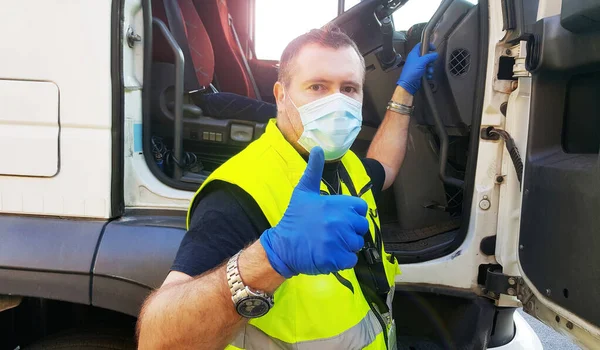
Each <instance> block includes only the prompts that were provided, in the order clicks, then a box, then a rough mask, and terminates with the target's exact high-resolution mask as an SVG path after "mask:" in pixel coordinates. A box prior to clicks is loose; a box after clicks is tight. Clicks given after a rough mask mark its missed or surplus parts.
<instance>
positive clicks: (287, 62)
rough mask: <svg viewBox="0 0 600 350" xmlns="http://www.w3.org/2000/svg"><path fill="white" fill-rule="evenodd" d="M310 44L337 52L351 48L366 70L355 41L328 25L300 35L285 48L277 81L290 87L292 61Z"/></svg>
mask: <svg viewBox="0 0 600 350" xmlns="http://www.w3.org/2000/svg"><path fill="white" fill-rule="evenodd" d="M310 44H318V45H321V46H324V47H329V48H332V49H336V50H337V49H339V48H342V47H348V46H349V47H351V48H353V49H354V50H355V51H356V53H357V54H358V57H359V58H360V61H361V63H362V67H363V70H364V67H365V59H364V58H363V56H362V55H361V53H360V51H359V50H358V46H356V43H355V42H354V40H352V39H351V38H350V37H349V36H348V35H346V33H344V32H342V31H341V30H340V29H339V28H338V27H336V26H333V25H327V26H325V27H323V28H320V29H313V30H311V31H310V32H308V33H305V34H302V35H300V36H299V37H297V38H296V39H294V40H292V41H291V42H290V43H289V44H288V45H287V46H286V47H285V50H283V53H282V54H281V59H280V60H279V75H278V77H277V79H278V80H279V81H280V82H282V83H283V84H284V85H285V86H288V85H289V83H290V77H291V71H292V61H293V60H294V57H296V56H297V55H298V53H299V52H300V50H302V48H303V47H304V46H306V45H310Z"/></svg>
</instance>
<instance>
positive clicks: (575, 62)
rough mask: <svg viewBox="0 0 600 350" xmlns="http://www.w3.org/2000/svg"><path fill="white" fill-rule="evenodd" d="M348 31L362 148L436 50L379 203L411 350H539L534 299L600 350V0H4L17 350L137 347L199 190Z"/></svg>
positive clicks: (7, 292) (9, 337)
mask: <svg viewBox="0 0 600 350" xmlns="http://www.w3.org/2000/svg"><path fill="white" fill-rule="evenodd" d="M330 22H331V23H332V24H335V25H336V26H338V27H340V28H341V29H342V30H343V31H344V32H346V33H347V34H348V35H349V36H350V37H351V38H353V40H355V42H356V43H357V45H358V47H359V49H360V51H361V53H362V54H363V56H364V59H365V64H366V79H365V86H364V91H365V93H364V101H363V119H364V120H363V127H362V130H361V133H360V134H359V136H358V138H357V140H356V142H355V143H354V145H353V146H352V150H353V151H354V152H355V153H357V154H358V155H359V156H364V155H365V154H366V151H367V148H368V146H369V144H370V141H371V140H372V138H373V136H374V133H375V131H376V130H377V127H378V126H379V124H380V123H381V121H382V119H383V116H384V114H385V107H386V104H387V101H388V100H389V97H390V96H391V95H392V92H393V91H394V88H395V86H396V85H395V83H396V80H397V78H398V76H399V75H400V72H401V71H402V68H403V64H404V58H405V57H406V55H407V54H408V52H410V50H411V49H412V48H413V47H414V46H415V45H416V44H417V43H419V42H421V41H424V42H432V43H433V44H434V45H435V47H436V51H438V52H439V54H440V56H439V59H438V60H437V61H436V62H435V64H434V71H435V73H434V75H433V79H432V80H430V81H428V82H427V83H426V84H423V87H422V89H421V91H419V92H418V93H417V94H416V96H415V113H414V116H413V117H412V118H411V122H410V127H409V141H408V150H407V154H406V158H405V160H404V163H403V166H402V169H401V171H400V173H399V175H398V177H397V178H396V179H395V181H394V184H393V186H392V187H391V188H390V189H388V190H386V191H384V192H383V193H382V196H381V198H380V199H379V202H378V208H379V213H378V215H380V219H381V223H382V233H381V234H382V238H383V240H384V242H385V246H386V249H387V250H388V252H390V253H392V254H394V256H395V257H396V258H397V260H398V261H399V264H400V266H401V269H402V271H403V273H402V274H401V275H399V276H397V279H396V296H395V299H394V314H395V319H396V323H397V336H398V346H399V348H406V349H422V348H434V349H438V348H439V349H454V348H465V349H482V348H497V349H535V348H541V344H540V342H539V339H537V337H536V336H535V334H534V333H533V332H532V330H531V328H530V327H529V326H528V325H527V324H526V322H525V321H524V320H523V318H522V317H521V316H520V315H519V314H518V313H517V312H515V311H516V310H517V309H519V308H523V310H524V311H525V312H527V313H529V314H531V315H533V316H534V317H536V318H538V319H540V320H541V321H542V322H544V323H546V324H547V325H549V326H550V327H552V328H554V329H555V330H557V331H558V332H560V333H563V334H565V335H567V336H569V337H571V338H572V339H574V340H575V341H576V342H577V343H578V344H579V345H581V346H583V347H586V348H598V347H600V308H597V307H594V301H595V300H596V298H597V296H598V295H599V293H600V268H599V267H598V266H600V258H599V257H598V256H599V255H598V254H597V253H598V252H599V251H600V240H599V239H598V237H599V234H600V220H599V218H598V214H597V213H599V212H600V158H599V155H598V152H599V149H600V99H598V96H600V25H599V23H600V4H597V3H596V2H592V1H585V0H562V1H561V0H506V1H502V2H500V1H493V0H427V1H424V0H345V1H344V0H340V1H330V0H327V1H325V0H303V1H286V2H285V5H284V2H283V1H280V0H278V1H273V0H250V1H242V0H113V1H91V2H90V1H86V2H82V1H81V2H74V1H48V0H31V1H27V2H24V1H22V2H13V1H7V0H0V32H1V33H2V40H1V42H2V45H0V124H1V127H0V134H1V135H2V137H0V145H2V148H3V149H4V150H5V152H4V161H3V162H1V163H0V349H16V348H21V349H43V348H48V347H54V348H67V347H71V348H72V347H78V348H86V349H100V348H105V347H106V346H111V347H112V348H123V349H129V348H135V323H136V319H137V316H138V314H139V311H140V307H141V305H142V302H143V301H144V299H145V298H146V297H147V296H148V295H149V293H150V292H151V291H152V290H154V289H155V288H158V287H159V286H160V285H161V283H162V281H163V280H164V278H165V277H166V275H167V274H168V272H169V269H170V267H171V263H172V262H173V259H174V256H175V254H176V252H177V249H178V247H179V244H180V242H181V240H182V238H183V236H184V234H185V232H186V213H187V209H188V207H189V205H190V200H191V198H192V196H193V195H194V192H195V191H196V190H197V189H198V188H199V186H200V185H201V184H202V182H203V181H204V180H205V179H206V178H207V177H208V176H209V175H210V174H211V172H212V171H214V170H215V169H216V168H217V167H218V166H220V165H221V164H223V163H224V162H226V161H227V160H228V159H229V158H231V157H232V156H234V155H235V154H237V153H239V152H240V151H242V150H243V149H244V148H245V147H246V146H247V145H248V144H249V143H251V142H252V141H254V140H256V139H258V138H260V136H261V135H262V133H263V132H264V130H265V127H266V124H267V123H268V121H269V120H270V119H272V118H274V117H275V116H276V113H277V111H276V107H275V105H274V96H273V93H272V90H273V84H274V82H275V81H276V79H277V72H278V57H279V54H280V53H281V51H282V50H283V46H285V44H287V41H289V40H291V39H292V38H293V37H294V36H296V35H298V34H301V33H302V32H304V31H307V30H309V29H311V28H314V27H319V26H322V25H325V24H327V23H330ZM232 219H234V218H232Z"/></svg>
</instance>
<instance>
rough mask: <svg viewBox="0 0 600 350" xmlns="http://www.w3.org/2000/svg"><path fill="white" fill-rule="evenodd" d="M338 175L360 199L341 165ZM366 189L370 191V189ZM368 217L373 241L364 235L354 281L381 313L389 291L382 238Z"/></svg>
mask: <svg viewBox="0 0 600 350" xmlns="http://www.w3.org/2000/svg"><path fill="white" fill-rule="evenodd" d="M339 175H340V179H341V180H342V182H343V183H344V184H345V185H346V187H347V188H348V191H350V194H351V195H352V196H353V197H359V198H360V196H359V194H358V193H357V191H356V188H354V184H353V183H352V180H351V179H350V175H349V174H348V171H347V170H346V168H344V166H343V165H341V166H340V168H339ZM368 186H372V184H371V183H370V182H369V183H368V184H367V186H366V187H368ZM368 189H370V187H369V188H368ZM368 189H367V190H361V191H360V192H361V195H363V194H364V193H366V192H367V191H368ZM368 215H369V217H370V220H371V221H372V222H373V227H374V229H375V241H373V237H372V236H371V232H367V234H365V235H364V238H365V245H364V247H363V249H361V251H359V252H358V254H357V255H358V262H357V263H356V265H355V266H354V273H355V274H356V279H357V280H358V282H359V284H360V287H361V289H362V290H363V294H364V295H365V297H368V296H371V298H369V299H373V300H369V301H370V302H373V303H375V304H376V305H377V307H378V308H379V310H380V311H381V312H382V313H383V312H385V311H386V310H387V308H388V306H387V303H386V301H387V294H388V292H389V291H390V285H389V284H388V280H387V276H386V274H385V267H384V266H383V259H385V257H383V256H382V255H381V250H382V247H383V238H382V235H381V231H380V229H379V227H378V226H377V224H376V223H375V216H376V214H375V213H373V212H371V211H369V213H368Z"/></svg>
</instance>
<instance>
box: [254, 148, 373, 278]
mask: <svg viewBox="0 0 600 350" xmlns="http://www.w3.org/2000/svg"><path fill="white" fill-rule="evenodd" d="M324 164H325V156H324V154H323V149H321V148H320V147H314V148H313V149H312V150H311V152H310V156H309V159H308V166H307V167H306V170H305V171H304V175H303V176H302V178H301V179H300V182H299V183H298V185H297V186H296V188H295V189H294V192H293V193H292V198H291V200H290V204H289V205H288V207H287V210H286V211H285V214H284V215H283V217H282V218H281V221H279V223H278V224H277V225H276V226H275V227H273V228H270V229H268V230H266V231H265V232H264V233H263V234H262V235H261V237H260V243H261V244H262V246H263V248H264V250H265V252H266V253H267V258H268V259H269V262H270V263H271V266H273V269H275V271H277V273H279V274H280V275H282V276H283V277H285V278H290V277H292V276H295V275H298V274H306V275H319V274H328V273H331V272H336V271H339V270H344V269H349V268H352V267H354V265H356V262H357V260H358V258H357V256H356V252H357V251H359V250H360V249H361V248H362V247H363V245H364V238H363V235H364V234H365V233H366V232H367V231H368V230H369V222H368V221H367V219H366V217H365V216H366V214H367V208H368V207H367V203H366V202H365V201H364V200H362V199H360V198H356V197H351V196H343V195H330V196H321V194H320V184H321V177H322V176H323V166H324Z"/></svg>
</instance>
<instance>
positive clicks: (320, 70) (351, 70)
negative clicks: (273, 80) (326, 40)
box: [291, 44, 364, 84]
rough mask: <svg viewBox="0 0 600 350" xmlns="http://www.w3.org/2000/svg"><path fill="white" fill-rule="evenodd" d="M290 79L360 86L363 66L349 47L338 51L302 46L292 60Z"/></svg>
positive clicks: (312, 45)
mask: <svg viewBox="0 0 600 350" xmlns="http://www.w3.org/2000/svg"><path fill="white" fill-rule="evenodd" d="M292 61H293V62H292V67H291V68H292V70H291V78H292V81H294V82H296V83H302V82H303V81H307V80H314V79H320V80H329V81H353V82H355V83H357V84H362V81H363V75H364V65H363V63H362V61H361V59H360V57H359V56H358V53H357V52H356V50H355V49H354V48H353V47H351V46H343V47H340V48H338V49H335V48H332V47H326V46H322V45H319V44H309V45H306V46H304V47H303V48H302V49H301V50H300V51H299V52H298V55H296V57H295V58H294V59H293V60H292Z"/></svg>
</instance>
